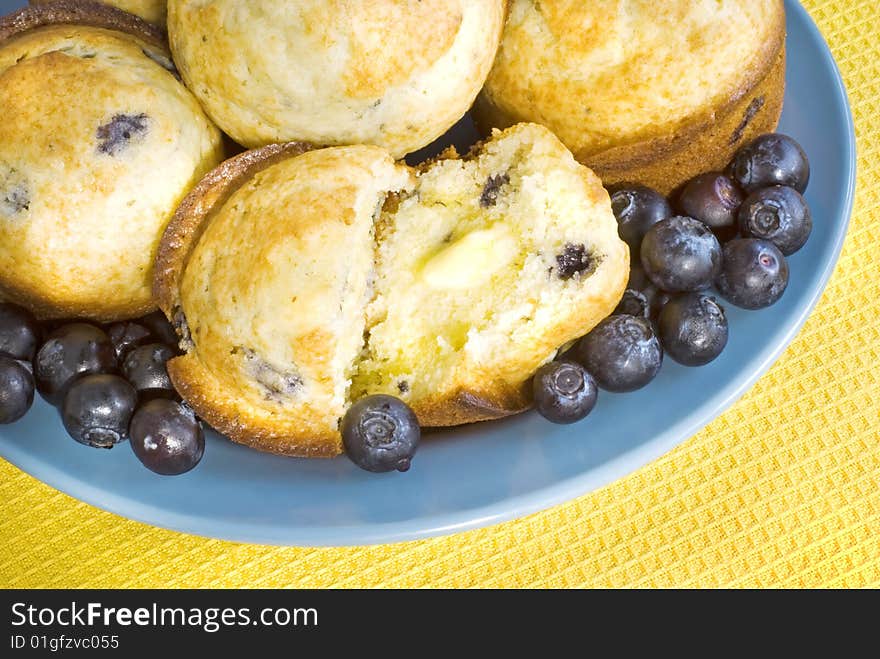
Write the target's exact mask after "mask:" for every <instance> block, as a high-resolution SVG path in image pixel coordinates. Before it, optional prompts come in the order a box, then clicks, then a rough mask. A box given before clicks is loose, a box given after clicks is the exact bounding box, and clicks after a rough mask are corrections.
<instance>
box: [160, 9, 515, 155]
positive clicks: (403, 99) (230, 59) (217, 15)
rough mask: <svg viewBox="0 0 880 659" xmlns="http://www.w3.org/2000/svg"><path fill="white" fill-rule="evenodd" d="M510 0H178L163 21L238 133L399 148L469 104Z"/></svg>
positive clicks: (191, 79) (194, 77)
mask: <svg viewBox="0 0 880 659" xmlns="http://www.w3.org/2000/svg"><path fill="white" fill-rule="evenodd" d="M504 6H505V2H504V0H374V1H372V2H344V1H342V0H291V1H289V2H274V1H272V0H248V2H240V0H200V1H198V2H196V1H193V0H171V1H170V2H169V3H168V32H169V37H170V40H171V48H172V50H173V52H174V60H175V62H177V65H178V67H179V68H180V72H181V75H182V76H183V79H184V80H185V81H186V83H187V85H188V86H189V88H190V89H192V90H193V92H194V93H195V94H196V96H198V98H199V100H200V101H201V102H202V104H203V105H204V107H205V109H206V110H207V112H208V114H209V115H210V116H211V118H213V119H214V121H215V122H217V125H218V126H220V127H221V128H222V129H223V130H224V131H226V132H227V133H228V134H229V135H230V136H231V137H232V138H233V139H234V140H236V141H237V142H239V143H240V144H243V145H245V146H247V147H258V146H262V145H265V144H269V143H273V142H283V141H287V140H303V141H308V142H311V143H315V144H323V145H344V144H376V145H379V146H383V147H385V148H386V149H388V150H389V151H390V152H391V153H392V155H394V156H395V157H401V156H403V155H405V154H407V153H409V152H411V151H415V150H417V149H419V148H421V147H423V146H425V145H426V144H428V143H430V142H432V141H433V140H434V139H435V138H437V137H439V136H440V135H442V134H443V133H444V132H445V131H446V130H447V129H448V128H449V127H450V126H452V125H453V124H454V123H455V122H456V121H457V120H458V119H460V118H461V117H462V115H464V113H465V112H466V111H467V110H468V108H469V107H470V106H471V104H472V103H473V100H474V97H475V96H476V95H477V92H479V90H480V87H482V85H483V81H484V80H485V78H486V74H487V73H488V72H489V68H490V67H491V65H492V59H493V58H494V56H495V51H496V49H497V47H498V41H499V39H500V34H501V25H502V21H503V15H504Z"/></svg>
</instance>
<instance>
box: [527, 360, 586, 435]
mask: <svg viewBox="0 0 880 659" xmlns="http://www.w3.org/2000/svg"><path fill="white" fill-rule="evenodd" d="M532 393H533V394H534V398H535V408H536V409H537V410H538V412H539V413H540V414H541V416H543V417H544V418H545V419H547V420H548V421H552V422H553V423H574V422H575V421H580V420H581V419H583V418H584V417H586V416H587V415H588V414H589V413H590V412H592V411H593V408H594V407H595V406H596V398H597V396H598V393H599V392H598V389H597V388H596V381H595V380H594V379H593V376H592V375H590V374H589V373H587V370H586V369H585V368H584V367H583V366H581V365H580V364H578V363H577V362H572V361H558V362H550V363H549V364H544V365H543V366H542V367H541V368H539V369H538V371H537V373H535V377H534V379H533V380H532Z"/></svg>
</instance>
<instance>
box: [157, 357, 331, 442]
mask: <svg viewBox="0 0 880 659" xmlns="http://www.w3.org/2000/svg"><path fill="white" fill-rule="evenodd" d="M168 375H170V376H171V381H172V382H173V383H174V387H175V389H177V392H178V393H179V394H180V395H181V396H182V397H183V399H184V400H185V401H186V402H187V403H188V404H189V405H190V406H191V407H192V408H193V410H195V412H196V414H198V415H199V416H200V417H201V418H202V419H204V420H205V421H206V422H207V423H208V424H209V425H210V426H211V427H212V428H214V429H216V430H217V431H218V432H220V433H222V434H224V435H226V436H227V437H229V438H230V439H231V440H232V441H234V442H237V443H239V444H243V445H244V446H249V447H251V448H255V449H257V450H259V451H266V452H268V453H276V454H278V455H286V456H290V457H299V458H332V457H334V456H336V455H339V454H340V453H341V452H342V442H341V439H340V436H339V433H338V432H333V433H328V432H326V430H323V429H320V428H311V429H303V428H296V429H292V428H287V427H284V426H278V425H272V424H267V423H266V419H264V418H260V417H258V416H250V415H247V413H246V412H242V411H239V412H238V413H236V412H234V410H236V409H238V410H241V409H242V408H241V406H239V405H236V404H235V403H234V401H232V400H231V399H230V398H229V396H228V395H227V394H226V393H225V392H224V391H222V390H221V389H220V387H219V386H217V383H216V380H213V379H211V378H206V377H205V370H204V369H203V368H202V367H201V365H200V364H199V363H198V360H197V358H196V357H194V356H193V355H188V354H187V355H183V356H182V357H177V358H175V359H172V360H171V361H169V362H168ZM304 430H305V431H306V432H303V431H304ZM296 431H298V432H296ZM306 434H308V437H309V441H308V442H306V441H300V439H298V437H303V436H305V435H306Z"/></svg>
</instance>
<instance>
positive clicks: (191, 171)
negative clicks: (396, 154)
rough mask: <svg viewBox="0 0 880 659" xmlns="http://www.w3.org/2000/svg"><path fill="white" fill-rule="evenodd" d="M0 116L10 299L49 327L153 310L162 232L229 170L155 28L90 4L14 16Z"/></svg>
mask: <svg viewBox="0 0 880 659" xmlns="http://www.w3.org/2000/svg"><path fill="white" fill-rule="evenodd" d="M0 107H3V113H4V117H3V119H4V120H3V122H2V123H0V291H2V294H3V296H4V297H6V298H7V299H10V300H12V301H14V302H16V303H18V304H21V305H23V306H26V307H28V308H30V309H31V310H32V311H33V312H34V313H36V314H37V315H38V316H41V317H84V318H92V319H96V320H101V321H110V320H116V319H121V318H128V317H133V316H138V315H141V314H143V313H146V312H149V311H151V310H153V309H155V303H154V302H153V300H152V296H151V275H152V264H153V260H154V258H155V254H156V250H157V248H158V244H159V239H160V237H161V235H162V232H163V230H164V228H165V226H166V225H167V223H168V221H169V220H170V218H171V216H172V214H173V213H174V210H175V208H176V207H177V205H178V203H179V202H180V200H181V199H182V198H183V197H184V196H185V195H186V193H187V192H188V191H189V190H190V188H192V186H193V185H195V183H197V182H198V181H199V180H200V179H201V178H202V176H203V175H204V174H205V173H206V172H207V171H209V170H210V169H211V168H213V167H214V166H216V165H217V163H219V162H220V161H221V160H222V148H221V147H222V143H221V134H220V132H219V130H217V128H216V127H215V126H214V125H213V124H212V123H211V122H210V120H209V119H208V118H207V117H206V116H205V114H204V113H203V112H202V110H201V108H200V107H199V105H198V102H197V101H196V99H195V98H194V97H193V96H192V95H191V94H190V93H189V92H188V91H187V90H186V88H185V87H184V86H183V85H182V84H181V83H180V82H179V80H178V79H177V78H176V77H175V72H174V67H173V64H172V63H171V59H170V55H169V52H168V50H167V47H166V46H165V45H164V44H163V42H162V40H161V36H160V35H159V33H158V30H157V29H156V28H153V27H151V26H150V25H148V24H147V23H145V22H143V21H141V20H140V19H138V18H136V17H134V16H132V15H130V14H127V13H125V12H122V11H120V10H117V9H113V8H111V7H108V6H106V5H102V4H96V3H90V2H56V3H54V4H51V5H46V6H44V7H28V8H25V9H22V10H20V11H18V12H16V13H14V14H11V15H9V16H6V17H4V18H3V19H2V20H0Z"/></svg>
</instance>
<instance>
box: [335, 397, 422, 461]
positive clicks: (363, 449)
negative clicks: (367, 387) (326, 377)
mask: <svg viewBox="0 0 880 659" xmlns="http://www.w3.org/2000/svg"><path fill="white" fill-rule="evenodd" d="M419 439H421V429H420V428H419V421H418V419H417V418H416V415H415V413H414V412H413V411H412V410H411V409H410V408H409V406H408V405H407V404H406V403H404V402H403V401H402V400H400V399H399V398H395V397H394V396H386V395H384V394H376V395H373V396H367V397H366V398H362V399H360V400H359V401H358V402H356V403H355V404H354V405H352V406H351V407H350V408H349V409H348V412H346V414H345V418H343V420H342V443H343V445H344V446H345V452H346V453H347V454H348V457H349V458H350V459H351V461H352V462H354V463H355V464H356V465H357V466H358V467H360V468H361V469H366V470H367V471H373V472H377V473H381V472H385V471H394V470H395V469H396V470H397V471H406V470H407V469H409V467H410V463H411V462H412V459H413V456H414V455H415V452H416V449H417V448H418V446H419Z"/></svg>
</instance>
